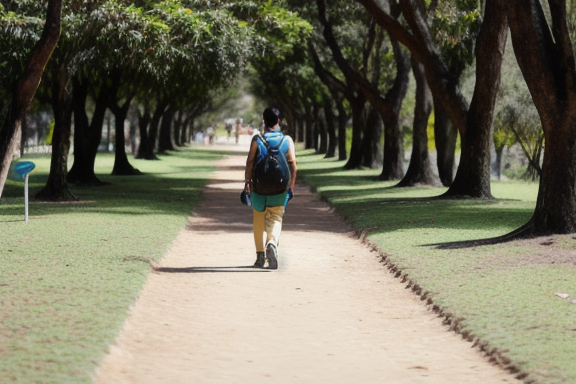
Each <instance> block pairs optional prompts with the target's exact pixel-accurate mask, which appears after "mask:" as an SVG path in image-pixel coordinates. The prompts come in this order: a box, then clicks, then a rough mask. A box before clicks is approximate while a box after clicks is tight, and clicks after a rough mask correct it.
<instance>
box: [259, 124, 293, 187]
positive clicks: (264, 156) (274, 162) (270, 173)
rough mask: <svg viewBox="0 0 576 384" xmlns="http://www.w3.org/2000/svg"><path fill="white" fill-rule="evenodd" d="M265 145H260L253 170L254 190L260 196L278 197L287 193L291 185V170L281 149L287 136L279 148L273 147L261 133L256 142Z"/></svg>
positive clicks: (283, 137) (279, 144)
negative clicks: (258, 141)
mask: <svg viewBox="0 0 576 384" xmlns="http://www.w3.org/2000/svg"><path fill="white" fill-rule="evenodd" d="M258 139H259V140H260V141H261V142H262V143H263V144H264V145H260V144H259V145H258V153H257V154H256V156H257V159H256V163H255V164H254V169H253V170H252V189H253V190H254V192H256V193H258V194H260V195H278V194H281V193H284V192H286V190H287V189H288V184H289V183H290V168H289V167H288V161H286V156H285V155H284V153H282V151H281V148H282V144H283V143H284V140H286V137H285V136H282V139H281V140H280V142H279V143H278V145H277V146H272V145H271V144H270V143H269V142H268V140H266V139H265V138H264V136H262V135H261V134H260V133H258V136H256V139H255V140H258Z"/></svg>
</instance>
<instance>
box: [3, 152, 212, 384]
mask: <svg viewBox="0 0 576 384" xmlns="http://www.w3.org/2000/svg"><path fill="white" fill-rule="evenodd" d="M221 157H222V155H220V154H214V153H207V152H205V151H203V152H195V151H192V150H184V151H180V152H173V153H171V154H170V155H166V156H162V157H161V161H143V160H133V159H132V160H131V163H132V164H133V165H134V166H135V167H136V168H139V169H140V171H142V172H144V175H141V176H130V177H121V176H110V175H109V173H110V170H111V169H112V165H113V156H111V155H99V156H98V158H97V164H96V173H97V175H98V176H99V178H100V179H101V180H102V181H106V182H110V183H111V184H110V185H107V186H102V187H95V188H79V187H74V186H71V187H70V189H71V191H72V192H73V193H74V194H76V195H77V196H78V197H79V198H80V199H81V200H80V201H79V202H75V203H60V204H59V203H43V202H35V201H31V202H30V207H29V212H30V220H29V222H28V223H25V222H24V199H23V183H17V182H12V181H8V184H7V186H6V188H5V190H4V193H3V196H2V199H1V200H0V239H1V244H2V245H1V254H0V382H2V383H8V382H9V383H26V384H28V383H58V384H61V383H89V382H90V381H91V379H90V375H91V374H92V372H93V371H94V369H95V367H96V366H97V365H98V363H99V361H100V359H101V357H102V356H103V354H104V353H105V352H106V350H107V347H108V345H109V344H110V343H111V342H112V341H113V340H114V338H115V336H116V335H117V333H118V331H119V330H120V328H121V326H122V324H123V321H124V319H125V317H126V315H127V313H128V312H127V311H128V309H129V306H130V305H131V304H132V303H133V302H134V300H135V299H136V297H137V295H138V292H139V291H140V289H141V287H142V285H143V283H144V281H145V279H146V276H147V274H148V273H149V271H150V267H149V264H148V260H149V259H153V260H158V259H159V258H161V257H162V256H163V255H164V254H165V252H166V251H167V249H168V248H169V247H170V245H171V242H172V241H173V240H174V239H175V237H176V236H177V234H178V232H179V230H180V229H182V228H183V227H184V226H185V224H186V219H187V217H188V215H189V213H190V211H191V210H192V209H193V208H194V207H195V206H196V205H197V203H198V202H199V199H200V192H201V190H202V187H203V186H204V184H205V183H206V181H207V179H208V177H209V174H210V172H212V171H213V170H214V169H215V168H214V161H215V160H216V159H219V158H221ZM27 160H32V161H34V162H35V163H36V169H35V170H34V171H33V172H32V173H31V176H30V187H29V188H30V196H33V195H34V193H35V192H37V191H38V190H39V189H40V188H42V187H43V185H44V183H45V180H46V177H47V174H48V169H49V159H48V158H46V157H37V158H27Z"/></svg>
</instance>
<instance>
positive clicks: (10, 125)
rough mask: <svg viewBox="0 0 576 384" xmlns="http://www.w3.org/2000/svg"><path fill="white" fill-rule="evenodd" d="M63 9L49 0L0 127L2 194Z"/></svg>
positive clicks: (57, 32)
mask: <svg viewBox="0 0 576 384" xmlns="http://www.w3.org/2000/svg"><path fill="white" fill-rule="evenodd" d="M61 13H62V0H50V1H48V8H47V11H46V23H45V24H44V29H43V31H42V35H41V36H40V40H38V42H37V43H36V44H35V45H34V48H33V49H32V51H31V52H30V55H29V56H28V61H27V63H26V67H25V68H24V73H23V75H22V77H21V78H20V80H19V81H18V84H17V85H16V88H15V91H14V93H13V94H12V101H11V103H10V107H9V110H8V112H7V114H6V118H5V119H4V122H3V124H2V127H1V129H0V197H1V196H2V191H3V190H4V185H5V183H6V178H7V176H8V170H9V168H10V163H11V162H12V156H13V151H14V149H15V148H18V145H19V143H18V142H16V140H15V138H16V137H18V135H19V131H20V130H21V123H22V119H24V118H25V115H26V111H27V110H28V107H29V106H30V103H31V102H32V100H33V99H34V95H35V94H36V89H37V88H38V84H40V80H41V78H42V74H43V73H44V69H45V68H46V64H47V63H48V60H50V57H51V56H52V52H53V51H54V48H55V47H56V44H57V43H58V39H59V38H60V27H61Z"/></svg>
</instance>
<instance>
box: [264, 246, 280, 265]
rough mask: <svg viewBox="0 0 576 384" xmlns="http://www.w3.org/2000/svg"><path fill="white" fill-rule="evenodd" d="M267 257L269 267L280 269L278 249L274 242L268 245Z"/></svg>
mask: <svg viewBox="0 0 576 384" xmlns="http://www.w3.org/2000/svg"><path fill="white" fill-rule="evenodd" d="M266 258H267V259H268V268H270V269H278V250H277V249H276V245H275V244H274V243H268V245H267V246H266Z"/></svg>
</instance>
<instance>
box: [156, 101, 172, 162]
mask: <svg viewBox="0 0 576 384" xmlns="http://www.w3.org/2000/svg"><path fill="white" fill-rule="evenodd" d="M175 114H176V107H175V106H173V105H172V104H170V105H169V106H168V107H167V109H166V110H165V111H164V114H162V124H160V136H159V138H158V152H160V153H166V152H167V151H173V150H174V149H175V147H174V139H173V130H172V123H173V122H174V115H175Z"/></svg>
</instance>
